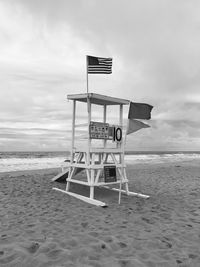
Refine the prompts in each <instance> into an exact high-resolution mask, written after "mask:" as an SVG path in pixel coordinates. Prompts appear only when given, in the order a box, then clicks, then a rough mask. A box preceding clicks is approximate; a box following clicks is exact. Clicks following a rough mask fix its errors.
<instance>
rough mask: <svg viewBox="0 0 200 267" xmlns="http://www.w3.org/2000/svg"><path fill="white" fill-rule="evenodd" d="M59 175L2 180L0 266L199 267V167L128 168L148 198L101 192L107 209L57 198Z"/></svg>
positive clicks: (43, 172) (22, 174) (132, 186)
mask: <svg viewBox="0 0 200 267" xmlns="http://www.w3.org/2000/svg"><path fill="white" fill-rule="evenodd" d="M57 173H58V170H56V169H50V170H38V171H23V172H10V173H0V181H1V183H0V266H3V267H4V266H9V267H11V266H13V267H17V266H18V267H31V266H32V267H37V266H41V267H43V266H48V267H49V266H55V267H61V266H67V267H68V266H76V267H79V266H81V267H82V266H95V267H102V266H108V267H112V266H113V267H118V266H120V267H130V266H131V267H132V266H135V267H140V266H149V267H156V266H158V267H162V266H163V267H164V266H169V267H174V266H178V267H183V266H184V267H186V266H190V267H193V266H195V267H199V266H200V164H192V163H189V162H182V163H178V164H177V163H174V164H156V165H150V164H138V165H132V166H130V165H129V166H128V167H127V174H128V177H129V179H130V183H129V186H130V190H132V191H135V192H140V193H144V194H148V195H150V198H149V199H147V200H145V199H141V198H137V197H128V196H126V195H122V199H121V204H120V205H118V193H116V192H113V191H109V190H106V189H97V190H96V191H95V197H96V198H97V199H99V200H102V201H104V202H106V203H107V204H108V207H107V208H101V207H96V206H92V205H90V204H87V203H84V202H82V201H80V200H77V199H75V198H72V197H70V196H68V195H66V194H62V193H60V192H58V191H55V190H52V187H54V186H57V187H59V188H62V189H64V187H65V185H64V184H57V183H52V182H51V178H52V177H53V176H55V175H56V174H57ZM82 175H83V174H82ZM72 189H73V190H75V191H76V190H80V191H81V193H82V194H88V189H87V188H85V187H83V186H80V187H79V186H74V187H73V188H72Z"/></svg>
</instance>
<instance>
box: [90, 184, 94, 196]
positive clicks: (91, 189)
mask: <svg viewBox="0 0 200 267" xmlns="http://www.w3.org/2000/svg"><path fill="white" fill-rule="evenodd" d="M90 198H91V199H94V186H90Z"/></svg>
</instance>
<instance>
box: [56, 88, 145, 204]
mask: <svg viewBox="0 0 200 267" xmlns="http://www.w3.org/2000/svg"><path fill="white" fill-rule="evenodd" d="M67 98H68V99H69V100H72V101H73V115H72V140H71V155H70V162H68V165H67V169H66V170H64V172H62V173H61V174H58V175H57V176H56V177H54V178H53V179H52V180H53V181H56V180H58V179H59V178H60V177H66V183H67V184H66V190H61V189H58V188H53V189H55V190H58V191H61V192H64V193H67V194H68V195H71V196H74V197H76V198H79V199H81V200H83V201H86V202H88V203H91V204H94V205H97V206H106V203H104V202H102V201H99V200H96V199H95V198H94V189H95V187H106V188H109V189H112V190H116V191H118V192H119V203H120V200H121V193H126V194H127V195H132V196H139V197H143V198H148V197H149V196H146V195H143V194H138V193H134V192H130V191H129V188H128V178H127V175H126V165H125V161H124V147H125V142H126V134H124V132H125V131H126V126H125V127H123V106H124V105H129V103H130V101H129V100H125V99H120V98H115V97H110V96H105V95H100V94H94V93H84V94H73V95H68V96H67ZM77 102H84V103H86V105H87V111H88V118H87V146H86V148H84V149H80V148H77V147H76V148H75V130H76V104H77ZM93 105H100V106H102V107H103V121H102V122H99V121H98V122H95V121H92V120H91V112H92V106H93ZM113 105H115V106H118V107H119V122H118V125H110V124H109V123H107V107H108V106H113ZM124 130H125V131H124ZM100 139H102V146H101V147H97V146H95V145H93V143H92V141H94V140H100ZM79 170H85V173H86V177H85V178H86V179H85V180H83V179H80V177H79V176H76V173H77V172H78V171H79ZM71 183H77V184H82V185H86V186H89V188H90V195H89V197H85V196H83V195H80V194H77V193H73V192H70V184H71ZM117 184H119V188H110V186H112V185H117ZM123 185H125V187H124V190H122V186H123Z"/></svg>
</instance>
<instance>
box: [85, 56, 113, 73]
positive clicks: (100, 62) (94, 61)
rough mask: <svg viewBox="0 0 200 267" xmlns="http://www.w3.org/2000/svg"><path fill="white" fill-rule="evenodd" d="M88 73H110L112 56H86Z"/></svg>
mask: <svg viewBox="0 0 200 267" xmlns="http://www.w3.org/2000/svg"><path fill="white" fill-rule="evenodd" d="M87 62H88V70H87V71H88V73H89V74H110V73H112V58H103V57H92V56H87Z"/></svg>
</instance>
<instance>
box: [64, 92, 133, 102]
mask: <svg viewBox="0 0 200 267" xmlns="http://www.w3.org/2000/svg"><path fill="white" fill-rule="evenodd" d="M87 97H89V99H90V103H91V104H96V105H128V104H129V103H130V101H129V100H126V99H121V98H116V97H111V96H106V95H99V94H94V93H89V94H87V93H85V94H73V95H68V96H67V99H69V100H76V101H80V102H86V103H87Z"/></svg>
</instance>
